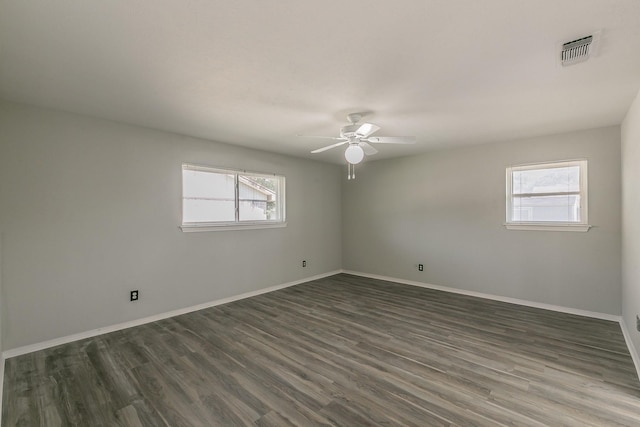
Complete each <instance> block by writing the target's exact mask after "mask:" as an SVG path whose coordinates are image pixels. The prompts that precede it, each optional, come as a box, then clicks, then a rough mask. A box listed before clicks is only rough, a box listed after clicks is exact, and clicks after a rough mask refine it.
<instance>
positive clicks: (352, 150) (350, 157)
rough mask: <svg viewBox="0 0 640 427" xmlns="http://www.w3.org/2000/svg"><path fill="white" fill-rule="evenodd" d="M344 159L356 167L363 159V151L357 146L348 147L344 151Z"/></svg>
mask: <svg viewBox="0 0 640 427" xmlns="http://www.w3.org/2000/svg"><path fill="white" fill-rule="evenodd" d="M344 158H345V159H347V162H349V163H350V164H352V165H357V164H358V163H360V162H361V161H362V159H364V150H363V149H362V147H360V146H359V145H357V144H353V145H349V146H348V147H347V149H346V150H345V151H344Z"/></svg>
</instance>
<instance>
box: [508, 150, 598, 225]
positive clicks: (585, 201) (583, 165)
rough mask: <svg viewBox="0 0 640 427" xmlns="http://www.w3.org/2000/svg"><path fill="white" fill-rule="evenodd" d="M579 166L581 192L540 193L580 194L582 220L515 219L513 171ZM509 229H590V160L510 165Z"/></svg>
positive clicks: (555, 193)
mask: <svg viewBox="0 0 640 427" xmlns="http://www.w3.org/2000/svg"><path fill="white" fill-rule="evenodd" d="M571 166H578V167H579V168H580V191H579V192H577V193H576V192H554V193H540V194H541V195H547V196H549V195H563V194H567V195H568V194H578V195H579V196H580V222H577V221H576V222H563V221H513V220H512V219H511V211H512V208H513V199H514V196H513V188H512V186H513V172H516V171H527V170H536V169H552V168H562V167H571ZM504 225H505V227H506V228H507V229H508V230H538V231H580V232H586V231H589V228H591V225H589V180H588V162H587V160H586V159H574V160H559V161H550V162H541V163H529V164H521V165H514V166H509V167H507V169H506V222H505V224H504Z"/></svg>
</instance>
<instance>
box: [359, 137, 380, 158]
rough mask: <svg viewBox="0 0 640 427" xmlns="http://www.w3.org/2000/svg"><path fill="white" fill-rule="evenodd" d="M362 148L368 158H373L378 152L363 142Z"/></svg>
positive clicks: (361, 142) (361, 143)
mask: <svg viewBox="0 0 640 427" xmlns="http://www.w3.org/2000/svg"><path fill="white" fill-rule="evenodd" d="M360 146H361V147H362V149H363V150H364V154H366V155H367V156H372V155H374V154H376V153H377V152H378V150H376V149H375V148H373V147H372V146H371V145H370V144H369V143H367V142H365V141H362V140H361V141H360Z"/></svg>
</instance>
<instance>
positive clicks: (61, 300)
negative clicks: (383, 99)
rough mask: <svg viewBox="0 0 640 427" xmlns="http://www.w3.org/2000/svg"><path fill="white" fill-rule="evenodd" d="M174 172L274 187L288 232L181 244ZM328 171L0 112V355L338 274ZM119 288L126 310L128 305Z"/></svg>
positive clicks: (198, 237)
mask: <svg viewBox="0 0 640 427" xmlns="http://www.w3.org/2000/svg"><path fill="white" fill-rule="evenodd" d="M182 162H193V163H200V164H205V165H213V166H221V167H230V168H242V169H247V170H252V171H258V172H273V173H277V174H282V175H285V176H286V179H287V221H288V226H287V227H286V228H276V229H260V230H242V231H223V232H205V233H183V232H181V231H180V230H179V229H178V225H179V224H180V220H181V204H180V195H181V164H182ZM339 172H340V169H339V168H338V167H337V166H334V165H327V164H322V163H318V162H313V161H305V160H300V159H295V158H290V157H286V156H282V155H276V154H269V153H266V152H261V151H255V150H250V149H243V148H239V147H233V146H229V145H224V144H219V143H214V142H211V141H205V140H199V139H195V138H188V137H183V136H179V135H174V134H169V133H164V132H159V131H154V130H149V129H144V128H139V127H134V126H127V125H122V124H116V123H113V122H108V121H104V120H96V119H90V118H86V117H81V116H76V115H71V114H65V113H59V112H53V111H50V110H44V109H36V108H30V107H26V106H20V105H16V104H10V103H2V104H0V232H1V233H2V235H3V247H2V256H3V259H4V262H3V269H2V286H3V287H4V299H3V301H2V311H3V315H4V320H5V321H4V324H3V325H2V327H3V329H4V335H3V341H4V349H5V350H8V349H12V348H15V347H19V346H23V345H27V344H31V343H38V342H42V341H45V340H49V339H54V338H58V337H62V336H66V335H70V334H74V333H79V332H84V331H88V330H91V329H95V328H99V327H103V326H109V325H113V324H117V323H120V322H126V321H129V320H134V319H138V318H142V317H146V316H150V315H154V314H158V313H163V312H166V311H170V310H174V309H179V308H183V307H188V306H191V305H195V304H200V303H204V302H207V301H212V300H216V299H219V298H224V297H229V296H233V295H238V294H241V293H244V292H249V291H254V290H259V289H261V288H265V287H268V286H272V285H277V284H282V283H287V282H290V281H294V280H298V279H302V278H305V277H309V276H312V275H316V274H321V273H325V272H329V271H332V270H336V269H339V268H340V267H341V258H342V255H341V210H340V198H341V182H340V176H341V174H340V173H339ZM303 257H304V259H306V260H307V261H308V267H307V268H305V269H303V268H302V267H301V260H302V259H303ZM131 289H139V290H140V295H141V299H140V301H139V302H137V303H130V302H129V301H128V298H129V290H131Z"/></svg>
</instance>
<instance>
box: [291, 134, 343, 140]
mask: <svg viewBox="0 0 640 427" xmlns="http://www.w3.org/2000/svg"><path fill="white" fill-rule="evenodd" d="M296 136H299V137H301V138H322V139H339V140H343V139H344V138H342V137H339V136H320V135H300V134H297V135H296Z"/></svg>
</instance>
